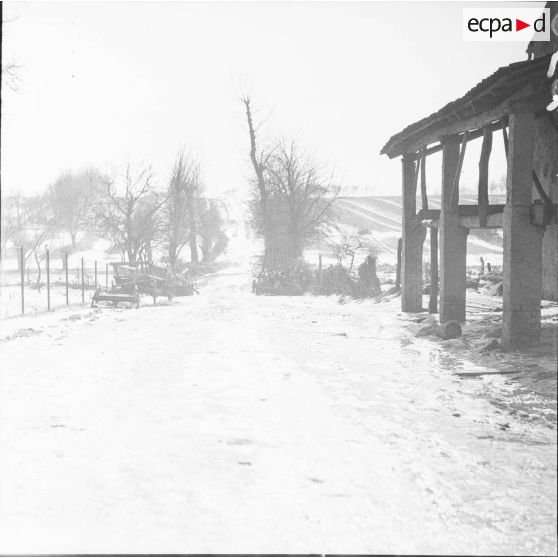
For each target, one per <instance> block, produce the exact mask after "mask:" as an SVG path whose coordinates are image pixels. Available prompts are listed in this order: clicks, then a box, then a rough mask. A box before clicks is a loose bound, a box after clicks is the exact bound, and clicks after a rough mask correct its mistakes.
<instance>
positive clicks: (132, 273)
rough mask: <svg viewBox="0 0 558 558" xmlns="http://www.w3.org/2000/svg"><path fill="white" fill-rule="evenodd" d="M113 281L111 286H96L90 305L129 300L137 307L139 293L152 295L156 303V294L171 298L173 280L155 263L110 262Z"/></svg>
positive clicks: (115, 304)
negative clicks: (106, 287)
mask: <svg viewBox="0 0 558 558" xmlns="http://www.w3.org/2000/svg"><path fill="white" fill-rule="evenodd" d="M110 265H111V266H112V272H113V278H114V279H113V281H112V285H111V288H110V289H108V290H106V289H105V290H103V289H101V288H100V287H99V288H97V290H96V291H95V294H94V295H93V299H92V300H91V306H95V305H96V303H97V302H103V301H104V302H111V303H112V304H113V306H118V303H119V302H131V303H133V304H135V305H136V307H138V308H139V299H140V296H141V295H149V296H152V297H153V304H156V302H157V297H158V296H166V297H167V298H168V299H169V300H172V297H173V295H174V282H173V280H172V276H171V274H170V273H169V272H168V270H167V269H165V268H163V267H159V266H156V265H152V264H150V265H146V264H137V263H128V262H119V263H112V264H110Z"/></svg>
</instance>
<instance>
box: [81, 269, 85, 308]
mask: <svg viewBox="0 0 558 558" xmlns="http://www.w3.org/2000/svg"><path fill="white" fill-rule="evenodd" d="M81 302H85V281H84V276H83V258H81Z"/></svg>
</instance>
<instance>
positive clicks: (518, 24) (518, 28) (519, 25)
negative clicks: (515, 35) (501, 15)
mask: <svg viewBox="0 0 558 558" xmlns="http://www.w3.org/2000/svg"><path fill="white" fill-rule="evenodd" d="M526 27H531V24H529V23H525V22H524V21H521V20H520V19H516V20H515V30H516V31H521V30H522V29H525V28H526Z"/></svg>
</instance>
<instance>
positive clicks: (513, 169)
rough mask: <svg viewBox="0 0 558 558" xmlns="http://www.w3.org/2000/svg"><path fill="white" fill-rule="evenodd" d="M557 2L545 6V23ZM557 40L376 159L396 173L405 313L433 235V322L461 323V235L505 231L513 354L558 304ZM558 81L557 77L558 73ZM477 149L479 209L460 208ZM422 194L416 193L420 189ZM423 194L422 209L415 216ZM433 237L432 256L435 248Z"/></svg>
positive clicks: (534, 49)
mask: <svg viewBox="0 0 558 558" xmlns="http://www.w3.org/2000/svg"><path fill="white" fill-rule="evenodd" d="M557 5H558V2H549V3H548V4H547V7H550V8H551V12H552V13H551V17H553V16H554V15H556V14H557V11H558V10H557V7H558V6H557ZM556 50H558V37H557V36H556V35H552V38H551V41H550V42H537V43H533V42H532V43H530V45H529V47H528V49H527V52H528V59H527V60H525V61H521V62H516V63H514V64H510V65H509V66H506V67H503V68H500V69H498V70H497V71H496V72H495V73H494V74H492V75H491V76H489V77H488V78H486V79H484V80H483V81H481V82H480V83H479V84H478V85H476V86H475V87H473V89H471V90H470V91H469V92H468V93H466V94H465V95H464V96H463V97H461V98H460V99H457V100H455V101H453V102H451V103H449V104H448V105H446V106H444V107H443V108H441V109H440V110H439V111H437V112H436V113H434V114H432V115H430V116H428V117H427V118H424V119H422V120H420V121H418V122H415V123H414V124H411V125H410V126H408V127H407V128H405V129H404V130H402V131H401V132H399V133H398V134H395V135H394V136H393V137H391V138H390V139H389V141H388V142H387V143H386V145H385V146H384V147H383V149H382V151H381V153H382V154H386V155H388V157H390V158H395V157H401V161H402V166H403V227H402V228H403V231H402V238H403V242H402V266H401V267H402V269H401V279H402V297H401V298H402V310H403V311H405V312H419V311H421V310H422V251H423V244H424V241H425V238H426V230H427V228H430V242H431V251H430V253H431V274H432V280H431V285H432V287H431V299H430V306H429V311H430V312H437V311H438V309H437V297H438V292H437V290H438V255H439V262H440V269H439V284H440V322H441V323H444V322H447V321H450V320H457V321H465V318H466V309H465V308H466V306H465V303H466V300H465V281H466V253H467V235H468V233H469V230H470V229H475V228H503V238H504V240H503V244H504V266H503V274H504V283H503V291H504V301H503V326H502V342H503V344H504V346H508V347H512V346H519V345H523V344H527V343H532V342H535V341H537V340H538V339H539V337H540V327H541V298H542V295H543V291H544V293H545V296H546V297H549V298H553V299H554V300H558V114H557V111H554V112H553V113H550V112H549V111H547V110H546V106H547V105H548V104H549V102H550V101H551V92H550V84H551V80H550V79H549V78H548V77H547V70H548V68H549V62H550V58H551V54H552V53H553V52H555V51H556ZM557 73H558V71H557ZM494 134H502V135H503V140H504V142H503V143H504V146H505V149H506V154H507V179H506V192H507V197H506V204H505V205H491V204H490V203H489V198H488V165H489V159H490V153H491V150H492V138H493V135H494ZM477 138H478V139H479V141H482V148H481V154H480V160H479V177H478V203H477V205H460V204H459V179H460V174H461V168H462V165H463V159H464V156H465V151H466V147H467V144H468V142H471V141H473V140H475V139H477ZM439 151H441V152H442V187H441V190H442V191H441V194H442V201H441V209H430V208H429V206H428V194H427V189H426V177H425V161H426V159H427V157H428V156H429V155H431V154H432V153H436V152H439ZM419 185H420V186H419ZM419 187H420V197H419V199H420V200H421V209H420V210H418V211H417V189H419ZM438 234H439V247H438Z"/></svg>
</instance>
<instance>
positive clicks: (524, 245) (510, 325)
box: [502, 113, 544, 347]
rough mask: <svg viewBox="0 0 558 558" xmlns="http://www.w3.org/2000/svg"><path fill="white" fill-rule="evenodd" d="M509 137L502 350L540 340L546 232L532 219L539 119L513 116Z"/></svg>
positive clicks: (532, 115)
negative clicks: (544, 236)
mask: <svg viewBox="0 0 558 558" xmlns="http://www.w3.org/2000/svg"><path fill="white" fill-rule="evenodd" d="M509 133H510V139H509V146H508V174H507V181H506V190H507V201H506V207H505V209H504V304H503V306H504V308H503V310H504V311H503V323H502V344H503V345H504V346H505V347H516V346H521V345H524V344H529V343H532V342H535V341H537V340H538V339H539V337H540V330H541V298H542V237H543V234H544V227H537V226H535V225H532V224H531V217H530V213H531V201H532V200H531V199H532V191H531V190H532V184H533V152H534V135H535V115H534V114H532V113H516V114H512V115H511V116H510V130H509Z"/></svg>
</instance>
